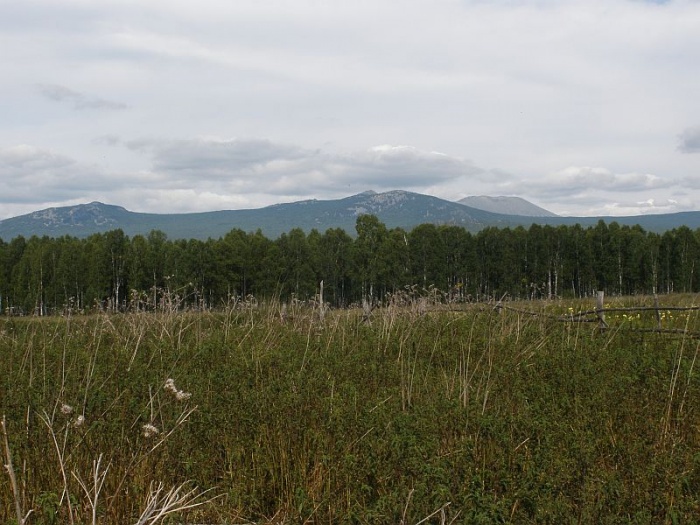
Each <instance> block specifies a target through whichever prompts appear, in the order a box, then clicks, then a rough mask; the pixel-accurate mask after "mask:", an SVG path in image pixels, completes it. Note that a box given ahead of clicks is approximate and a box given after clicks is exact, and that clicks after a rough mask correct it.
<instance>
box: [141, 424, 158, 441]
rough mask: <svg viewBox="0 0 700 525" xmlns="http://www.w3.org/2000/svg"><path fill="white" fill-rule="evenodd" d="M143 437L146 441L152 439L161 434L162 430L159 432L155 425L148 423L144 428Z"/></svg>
mask: <svg viewBox="0 0 700 525" xmlns="http://www.w3.org/2000/svg"><path fill="white" fill-rule="evenodd" d="M142 428H143V437H145V438H146V439H148V438H151V437H153V436H155V435H157V434H159V433H160V430H158V427H156V426H155V425H152V424H150V423H146V424H145V425H144V426H143V427H142Z"/></svg>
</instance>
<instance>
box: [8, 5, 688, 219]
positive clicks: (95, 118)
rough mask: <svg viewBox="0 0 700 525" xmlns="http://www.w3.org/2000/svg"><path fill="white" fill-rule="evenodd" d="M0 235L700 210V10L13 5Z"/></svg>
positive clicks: (682, 7) (638, 7) (640, 7)
mask: <svg viewBox="0 0 700 525" xmlns="http://www.w3.org/2000/svg"><path fill="white" fill-rule="evenodd" d="M0 72H1V75H0V219H3V218H7V217H11V216H16V215H20V214H24V213H28V212H31V211H34V210H38V209H43V208H47V207H52V206H61V205H72V204H78V203H85V202H91V201H95V200H98V201H102V202H106V203H109V204H117V205H120V206H124V207H125V208H127V209H129V210H132V211H148V212H159V213H160V212H164V213H176V212H191V211H206V210H220V209H240V208H257V207H260V206H265V205H269V204H274V203H278V202H289V201H294V200H301V199H308V198H317V199H329V198H339V197H345V196H349V195H352V194H355V193H359V192H361V191H365V190H370V189H371V190H375V191H377V192H380V191H387V190H393V189H403V190H410V191H416V192H420V193H426V194H430V195H435V196H437V197H441V198H445V199H449V200H458V199H460V198H462V197H465V196H468V195H492V196H497V195H510V196H518V197H522V198H525V199H528V200H530V201H531V202H533V203H535V204H538V205H540V206H542V207H544V208H546V209H548V210H551V211H553V212H555V213H559V214H564V215H636V214H641V213H662V212H675V211H683V210H700V0H669V1H649V0H521V1H518V0H353V1H346V0H286V1H282V0H235V1H231V0H221V1H217V0H197V1H196V2H195V1H191V0H188V1H180V0H167V1H165V0H163V1H160V0H114V1H111V0H100V1H95V0H71V1H65V0H36V1H33V0H15V1H11V0H0Z"/></svg>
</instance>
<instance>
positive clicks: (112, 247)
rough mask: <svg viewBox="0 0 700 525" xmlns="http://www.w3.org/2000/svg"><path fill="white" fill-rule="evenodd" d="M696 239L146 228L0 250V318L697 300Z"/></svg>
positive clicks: (638, 234)
mask: <svg viewBox="0 0 700 525" xmlns="http://www.w3.org/2000/svg"><path fill="white" fill-rule="evenodd" d="M699 257H700V230H695V231H693V230H691V229H689V228H687V227H681V228H676V229H674V230H670V231H667V232H665V233H663V234H656V233H651V232H647V231H645V230H644V229H642V228H641V227H639V226H633V227H629V226H620V225H619V224H617V223H614V222H613V223H611V224H606V223H604V222H603V221H600V222H599V223H598V224H597V225H596V226H594V227H590V228H583V227H581V226H578V225H577V226H558V227H551V226H539V225H532V226H531V227H530V228H527V229H526V228H522V227H518V228H514V229H509V228H505V229H496V228H487V229H484V230H482V231H480V232H478V233H476V234H472V233H470V232H468V231H466V230H465V229H463V228H461V227H458V226H448V225H444V226H435V225H431V224H424V225H421V226H418V227H416V228H414V229H412V230H411V231H405V230H403V229H401V228H391V229H389V228H387V227H386V226H385V225H384V224H382V223H381V222H380V221H379V220H378V219H377V218H376V217H374V216H372V215H364V216H361V217H359V218H358V219H357V223H356V236H354V237H351V236H350V235H349V234H348V233H347V232H345V231H344V230H341V229H330V230H327V231H326V232H325V233H320V232H318V231H315V230H314V231H311V232H310V233H308V234H307V233H305V232H304V231H303V230H301V229H293V230H291V231H290V232H288V233H286V234H283V235H281V236H280V237H278V238H277V239H274V240H272V239H268V238H266V237H265V236H264V235H263V234H262V233H261V232H259V231H258V232H256V233H246V232H244V231H242V230H238V229H235V230H232V231H230V232H229V233H228V234H226V235H225V236H224V237H221V238H218V239H209V240H207V241H199V240H174V241H173V240H169V239H168V238H167V237H166V235H165V234H163V233H162V232H159V231H153V232H151V233H150V234H149V235H147V236H142V235H136V236H134V237H132V238H129V237H128V236H126V235H125V234H124V233H123V232H122V231H121V230H115V231H111V232H108V233H104V234H96V235H92V236H90V237H88V238H86V239H78V238H74V237H68V236H66V237H60V238H49V237H41V238H39V237H31V238H30V239H26V238H24V237H17V238H15V239H13V240H11V241H10V242H4V241H0V311H2V312H4V313H15V314H20V313H25V314H49V313H62V312H68V311H73V312H78V311H90V310H92V309H110V310H126V309H148V308H154V307H158V306H163V305H164V303H165V302H167V306H169V307H173V306H174V307H177V308H215V307H217V306H221V305H223V304H225V303H227V302H230V301H235V300H240V299H245V298H246V297H251V296H253V297H255V298H258V299H259V298H273V297H274V298H279V299H280V300H282V301H289V300H294V299H297V300H309V299H313V298H314V297H315V296H316V294H317V293H318V290H319V284H320V283H321V281H323V283H324V299H325V301H326V302H328V303H329V304H330V305H333V306H347V305H350V304H352V303H357V302H359V301H362V300H363V299H368V300H372V301H377V302H381V301H383V300H386V298H387V297H388V294H394V293H396V292H397V291H405V290H406V289H407V287H408V288H410V289H411V290H413V291H414V292H415V293H433V294H441V295H442V297H443V298H444V299H445V300H453V301H476V300H486V299H490V298H500V297H502V296H504V295H505V294H508V295H509V296H510V297H512V298H514V299H539V298H553V297H584V296H589V295H592V294H594V293H595V291H596V290H604V291H605V292H606V293H607V294H612V295H630V294H646V293H670V292H697V291H698V290H700V279H699V278H698V276H697V273H696V272H695V263H696V261H698V260H699Z"/></svg>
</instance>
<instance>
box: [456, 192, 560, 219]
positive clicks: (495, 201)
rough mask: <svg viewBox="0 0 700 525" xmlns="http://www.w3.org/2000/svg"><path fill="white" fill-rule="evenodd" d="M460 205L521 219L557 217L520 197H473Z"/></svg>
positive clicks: (467, 198)
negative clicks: (517, 216)
mask: <svg viewBox="0 0 700 525" xmlns="http://www.w3.org/2000/svg"><path fill="white" fill-rule="evenodd" d="M457 202H459V203H460V204H464V205H465V206H469V207H470V208H476V209H477V210H483V211H490V212H491V213H501V214H504V215H519V216H521V217H557V215H556V214H555V213H552V212H551V211H549V210H545V209H544V208H540V207H539V206H537V205H535V204H532V203H531V202H529V201H526V200H525V199H523V198H520V197H506V196H503V195H500V196H498V197H490V196H488V195H473V196H469V197H465V198H464V199H461V200H459V201H457Z"/></svg>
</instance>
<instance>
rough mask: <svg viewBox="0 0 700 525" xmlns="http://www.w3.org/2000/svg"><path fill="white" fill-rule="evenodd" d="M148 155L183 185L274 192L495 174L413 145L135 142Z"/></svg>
mask: <svg viewBox="0 0 700 525" xmlns="http://www.w3.org/2000/svg"><path fill="white" fill-rule="evenodd" d="M126 145H127V147H128V148H130V149H132V150H135V151H139V152H142V153H146V154H147V155H149V156H150V157H151V160H152V168H151V169H152V171H153V172H155V173H159V174H162V175H164V176H166V177H168V178H169V179H170V180H171V181H173V180H179V181H180V183H181V184H183V185H186V184H202V183H203V182H204V181H209V182H214V183H219V184H221V185H222V189H223V188H225V187H228V188H235V191H237V192H247V191H259V190H260V189H261V184H263V185H264V188H265V190H266V191H267V192H269V193H272V194H289V193H290V192H298V191H300V190H305V191H311V192H320V191H324V190H325V191H328V190H337V191H340V190H343V191H348V189H350V191H353V190H358V191H362V190H365V189H368V188H372V189H376V190H382V189H399V188H411V187H413V188H416V187H419V188H425V187H427V186H430V185H433V184H436V183H442V182H446V181H449V180H454V179H456V178H459V177H464V176H469V177H474V178H482V180H483V179H486V178H488V177H490V175H488V174H486V172H485V171H484V170H482V169H480V168H478V167H476V166H474V165H473V164H472V163H471V162H469V161H465V160H462V159H458V158H454V157H450V156H448V155H444V154H441V153H436V152H426V151H421V150H419V149H417V148H413V147H409V146H389V145H383V146H377V147H374V148H370V149H368V150H365V151H360V152H355V153H326V152H323V151H320V150H309V149H304V148H301V147H298V146H294V145H288V144H279V143H274V142H271V141H268V140H255V139H231V140H223V139H215V138H210V139H195V140H175V141H159V140H151V139H141V140H135V141H130V142H128V143H127V144H126Z"/></svg>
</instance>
